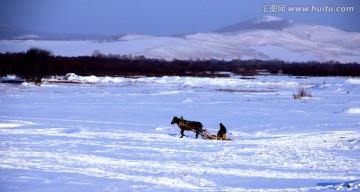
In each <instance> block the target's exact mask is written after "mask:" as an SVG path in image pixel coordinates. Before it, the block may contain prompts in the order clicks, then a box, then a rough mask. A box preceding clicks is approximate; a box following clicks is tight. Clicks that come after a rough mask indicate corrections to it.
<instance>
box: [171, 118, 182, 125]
mask: <svg viewBox="0 0 360 192" xmlns="http://www.w3.org/2000/svg"><path fill="white" fill-rule="evenodd" d="M175 123H180V119H179V118H177V117H176V116H175V117H174V118H173V120H172V121H171V124H175Z"/></svg>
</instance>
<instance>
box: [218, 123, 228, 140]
mask: <svg viewBox="0 0 360 192" xmlns="http://www.w3.org/2000/svg"><path fill="white" fill-rule="evenodd" d="M219 125H220V130H219V131H218V133H217V137H220V138H222V139H226V128H225V126H224V125H223V124H222V123H220V124H219Z"/></svg>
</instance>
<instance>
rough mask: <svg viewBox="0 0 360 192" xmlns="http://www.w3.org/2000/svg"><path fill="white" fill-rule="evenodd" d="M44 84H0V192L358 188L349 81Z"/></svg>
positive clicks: (356, 85)
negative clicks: (191, 128) (178, 122)
mask: <svg viewBox="0 0 360 192" xmlns="http://www.w3.org/2000/svg"><path fill="white" fill-rule="evenodd" d="M48 80H49V79H48ZM51 80H52V83H44V84H42V85H41V86H34V85H31V84H27V83H25V84H23V85H6V84H0V105H1V107H0V191H4V192H5V191H36V192H41V191H336V190H344V191H348V190H360V189H358V188H359V187H358V185H359V184H360V182H359V180H360V134H359V133H360V79H356V78H330V77H328V78H325V77H324V78H296V77H287V76H256V77H255V79H251V78H246V79H244V78H241V77H239V76H232V77H230V78H194V77H156V78H155V77H154V78H150V77H139V78H120V77H119V78H115V77H95V76H90V77H79V76H77V75H75V74H70V75H68V76H67V80H71V81H73V82H78V83H80V82H81V84H76V83H71V84H65V83H54V81H56V80H59V81H61V80H63V78H59V77H58V78H54V79H51ZM299 87H303V88H305V90H306V91H308V92H310V94H311V95H312V97H307V98H303V99H293V94H296V93H297V91H298V89H299ZM174 116H178V117H180V116H183V117H184V118H185V119H188V120H195V121H200V122H202V123H203V125H204V127H205V128H206V129H208V130H209V131H210V132H211V133H212V134H216V132H217V130H218V129H219V123H220V122H221V123H223V124H224V125H225V126H226V128H227V130H228V134H227V135H228V137H231V138H233V139H234V141H217V140H216V141H214V140H203V139H194V137H195V134H194V133H192V132H185V134H186V136H187V137H186V138H182V139H180V138H179V136H180V133H179V131H180V130H179V128H177V127H176V126H174V125H171V124H170V121H171V120H172V118H173V117H174ZM348 185H349V187H348Z"/></svg>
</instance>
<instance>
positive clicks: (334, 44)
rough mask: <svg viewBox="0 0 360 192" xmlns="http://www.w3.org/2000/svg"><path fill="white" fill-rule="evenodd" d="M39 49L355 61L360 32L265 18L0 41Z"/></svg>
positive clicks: (359, 56)
mask: <svg viewBox="0 0 360 192" xmlns="http://www.w3.org/2000/svg"><path fill="white" fill-rule="evenodd" d="M30 47H40V48H44V49H49V50H51V51H53V52H54V53H55V54H56V55H67V56H76V55H91V53H92V52H93V51H94V50H99V51H100V52H102V53H105V54H130V55H144V56H145V57H149V58H160V59H167V60H172V59H175V58H176V59H225V60H231V59H280V60H285V61H310V60H315V61H329V60H335V61H340V62H360V33H355V32H345V31H341V30H339V29H336V28H333V27H329V26H321V25H308V24H299V23H296V22H294V21H291V20H286V19H282V18H277V17H273V16H266V17H263V18H258V19H253V20H249V21H245V22H241V23H238V24H236V25H233V26H229V27H224V28H222V29H219V30H217V31H215V32H209V33H193V34H188V35H184V36H173V37H156V36H149V35H138V34H129V35H125V36H119V38H118V39H117V40H116V39H112V40H111V41H109V42H103V41H96V40H93V41H49V40H47V41H41V40H26V41H19V40H2V41H0V52H6V51H25V50H27V49H29V48H30Z"/></svg>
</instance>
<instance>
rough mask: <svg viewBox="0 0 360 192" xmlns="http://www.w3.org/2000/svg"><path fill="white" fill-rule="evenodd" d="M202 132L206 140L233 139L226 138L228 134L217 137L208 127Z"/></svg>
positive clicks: (230, 139)
mask: <svg viewBox="0 0 360 192" xmlns="http://www.w3.org/2000/svg"><path fill="white" fill-rule="evenodd" d="M200 134H201V136H202V137H203V138H204V139H205V140H223V141H232V140H233V139H232V138H226V134H225V136H224V137H217V136H215V135H211V134H210V133H209V132H208V131H207V130H206V129H203V131H202V132H201V133H200Z"/></svg>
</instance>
